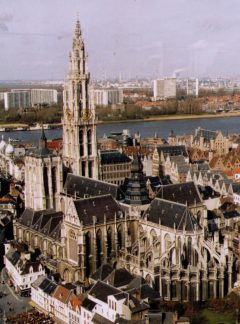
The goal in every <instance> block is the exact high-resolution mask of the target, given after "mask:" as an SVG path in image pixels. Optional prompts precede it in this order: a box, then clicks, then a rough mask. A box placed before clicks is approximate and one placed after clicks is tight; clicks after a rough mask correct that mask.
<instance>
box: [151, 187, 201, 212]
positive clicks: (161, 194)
mask: <svg viewBox="0 0 240 324" xmlns="http://www.w3.org/2000/svg"><path fill="white" fill-rule="evenodd" d="M156 197H157V198H162V199H165V200H169V201H173V202H178V203H180V204H184V205H185V204H186V203H187V205H188V206H194V205H195V204H201V203H202V200H201V195H200V193H199V191H198V189H197V187H196V185H195V183H194V182H193V181H191V182H185V183H176V184H169V185H166V186H162V187H161V188H160V189H159V191H158V193H157V195H156Z"/></svg>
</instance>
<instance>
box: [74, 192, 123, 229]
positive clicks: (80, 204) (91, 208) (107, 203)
mask: <svg viewBox="0 0 240 324" xmlns="http://www.w3.org/2000/svg"><path fill="white" fill-rule="evenodd" d="M74 205H75V208H76V211H77V214H78V217H79V220H80V221H81V222H82V223H83V225H85V226H87V225H92V224H93V219H94V217H96V222H97V224H103V223H104V218H105V219H106V222H111V221H114V218H115V215H116V217H117V219H119V218H122V215H123V211H122V209H121V207H120V206H119V204H118V203H117V202H116V201H115V200H114V199H113V197H112V196H111V195H105V196H98V197H92V198H86V199H79V200H75V201H74Z"/></svg>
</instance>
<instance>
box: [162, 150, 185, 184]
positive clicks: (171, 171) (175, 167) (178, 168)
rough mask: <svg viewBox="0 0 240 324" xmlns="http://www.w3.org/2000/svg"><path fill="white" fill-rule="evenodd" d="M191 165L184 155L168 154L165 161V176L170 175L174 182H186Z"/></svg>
mask: <svg viewBox="0 0 240 324" xmlns="http://www.w3.org/2000/svg"><path fill="white" fill-rule="evenodd" d="M189 168H190V166H189V164H188V163H187V162H186V161H185V158H184V156H183V155H178V156H169V155H168V156H167V158H166V162H165V170H164V173H165V176H169V177H170V179H171V181H172V182H173V183H183V182H186V178H187V173H188V170H189Z"/></svg>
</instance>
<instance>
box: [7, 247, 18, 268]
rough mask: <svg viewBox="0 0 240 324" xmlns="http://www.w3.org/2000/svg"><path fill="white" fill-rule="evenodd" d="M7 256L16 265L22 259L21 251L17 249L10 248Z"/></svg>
mask: <svg viewBox="0 0 240 324" xmlns="http://www.w3.org/2000/svg"><path fill="white" fill-rule="evenodd" d="M6 258H7V259H8V260H9V261H10V262H11V263H12V264H13V265H14V266H15V265H16V264H17V263H18V261H19V260H20V253H19V252H18V251H16V250H15V249H10V250H9V251H8V253H7V254H6Z"/></svg>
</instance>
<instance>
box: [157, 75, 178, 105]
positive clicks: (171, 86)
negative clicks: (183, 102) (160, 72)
mask: <svg viewBox="0 0 240 324" xmlns="http://www.w3.org/2000/svg"><path fill="white" fill-rule="evenodd" d="M176 89H177V85H176V78H165V79H157V80H154V81H153V97H154V99H155V100H160V99H168V98H175V97H176Z"/></svg>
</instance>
